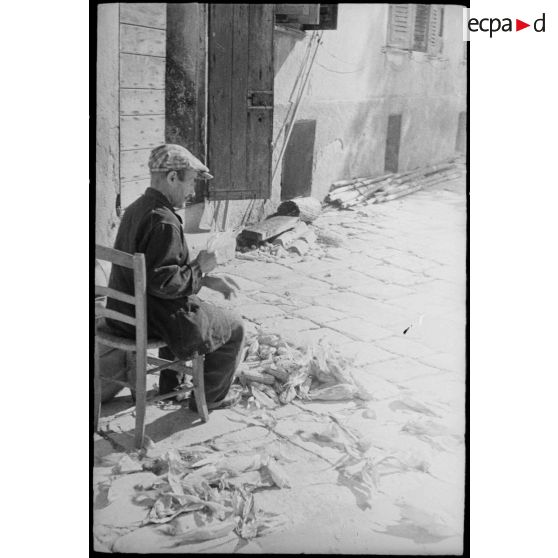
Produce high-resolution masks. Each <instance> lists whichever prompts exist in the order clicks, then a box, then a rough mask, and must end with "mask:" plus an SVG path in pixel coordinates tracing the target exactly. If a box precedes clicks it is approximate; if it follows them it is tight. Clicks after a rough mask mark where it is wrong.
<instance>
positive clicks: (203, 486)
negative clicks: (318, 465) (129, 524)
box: [115, 446, 290, 546]
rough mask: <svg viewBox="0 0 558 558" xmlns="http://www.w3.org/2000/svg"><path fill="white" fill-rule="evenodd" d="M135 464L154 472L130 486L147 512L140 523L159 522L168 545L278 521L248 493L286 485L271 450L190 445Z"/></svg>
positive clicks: (246, 532)
mask: <svg viewBox="0 0 558 558" xmlns="http://www.w3.org/2000/svg"><path fill="white" fill-rule="evenodd" d="M126 457H127V458H128V459H130V458H129V457H128V456H126ZM279 459H280V456H279ZM140 466H142V468H143V469H144V470H150V471H152V472H153V473H154V474H156V475H157V477H156V480H153V481H152V482H149V483H148V484H146V485H136V486H135V494H134V501H135V502H136V503H137V504H139V505H144V506H145V507H146V508H147V509H148V510H149V512H148V513H147V516H146V518H145V520H144V521H143V525H149V524H159V525H161V526H160V527H159V528H158V529H157V530H158V531H159V532H161V533H164V534H166V535H169V536H171V537H173V545H176V546H179V545H182V544H186V543H190V542H201V541H205V540H210V539H217V538H221V537H224V536H226V535H228V534H230V533H233V532H234V533H235V534H236V535H238V536H239V537H241V538H242V539H252V538H254V537H257V536H260V535H262V534H265V533H267V532H268V531H269V530H270V529H275V528H277V527H280V526H281V525H282V518H280V517H279V516H278V515H276V514H271V513H267V512H264V511H263V510H261V509H258V508H257V507H256V506H255V505H254V498H253V495H252V491H253V490H254V489H256V488H260V487H270V486H278V487H279V488H287V487H290V483H289V479H288V478H287V476H286V474H285V472H284V471H283V469H282V467H281V465H280V464H279V462H278V456H277V455H276V452H275V455H274V451H273V449H272V450H268V451H265V452H260V453H254V452H251V453H250V454H248V455H234V454H231V453H230V452H228V453H224V452H220V451H213V450H211V449H209V448H207V447H205V446H193V447H190V448H187V449H183V450H176V449H171V450H169V451H167V452H166V453H165V454H164V456H163V457H161V458H156V459H151V460H149V459H148V460H144V462H143V463H142V464H141V465H140ZM115 472H122V471H120V470H118V471H115Z"/></svg>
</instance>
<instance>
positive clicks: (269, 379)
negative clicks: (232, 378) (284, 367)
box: [241, 370, 275, 386]
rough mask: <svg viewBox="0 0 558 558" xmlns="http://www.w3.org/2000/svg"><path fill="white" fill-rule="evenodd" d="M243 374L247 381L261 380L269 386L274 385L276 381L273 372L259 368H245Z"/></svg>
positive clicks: (260, 381) (261, 382)
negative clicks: (269, 372) (266, 372)
mask: <svg viewBox="0 0 558 558" xmlns="http://www.w3.org/2000/svg"><path fill="white" fill-rule="evenodd" d="M241 374H242V377H243V378H244V379H245V380H246V381H247V382H259V383H260V384H267V385H268V386H272V385H273V382H275V378H274V377H273V376H272V375H271V374H264V373H262V372H258V371H257V370H243V371H242V373H241Z"/></svg>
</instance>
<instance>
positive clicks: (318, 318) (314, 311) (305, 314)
mask: <svg viewBox="0 0 558 558" xmlns="http://www.w3.org/2000/svg"><path fill="white" fill-rule="evenodd" d="M295 314H296V315H297V316H300V317H301V318H305V319H307V320H311V321H312V322H315V323H317V324H320V325H325V324H326V323H328V322H332V321H334V320H340V319H342V318H344V317H345V314H344V313H343V312H339V311H338V310H332V309H331V308H327V307H326V306H308V307H307V308H302V309H300V310H295Z"/></svg>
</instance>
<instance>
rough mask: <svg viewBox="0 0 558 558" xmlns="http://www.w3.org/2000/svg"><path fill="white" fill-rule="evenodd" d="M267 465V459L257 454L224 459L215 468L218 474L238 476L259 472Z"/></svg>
mask: <svg viewBox="0 0 558 558" xmlns="http://www.w3.org/2000/svg"><path fill="white" fill-rule="evenodd" d="M265 463H266V458H265V457H262V456H261V455H260V454H258V453H257V454H255V455H237V456H233V457H224V458H223V459H221V460H220V461H218V462H217V463H216V464H215V467H216V470H217V472H218V473H227V474H229V475H231V476H237V475H240V474H241V473H244V472H246V471H257V470H259V469H260V467H262V465H263V464H265Z"/></svg>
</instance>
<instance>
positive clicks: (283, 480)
mask: <svg viewBox="0 0 558 558" xmlns="http://www.w3.org/2000/svg"><path fill="white" fill-rule="evenodd" d="M266 467H267V470H268V471H269V474H270V475H271V478H272V479H273V482H274V483H275V484H276V485H277V486H278V487H279V488H291V482H290V480H289V477H288V476H287V474H286V473H285V471H284V470H283V468H282V467H281V466H280V465H279V464H278V463H277V461H275V459H273V458H272V457H271V458H270V459H269V461H268V463H267V466H266Z"/></svg>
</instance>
